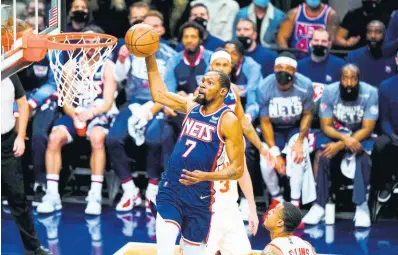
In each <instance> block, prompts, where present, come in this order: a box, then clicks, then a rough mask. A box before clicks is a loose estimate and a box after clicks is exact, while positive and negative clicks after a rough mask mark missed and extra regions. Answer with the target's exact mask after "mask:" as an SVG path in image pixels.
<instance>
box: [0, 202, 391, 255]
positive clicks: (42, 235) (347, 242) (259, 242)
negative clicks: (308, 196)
mask: <svg viewBox="0 0 398 255" xmlns="http://www.w3.org/2000/svg"><path fill="white" fill-rule="evenodd" d="M63 206H64V208H63V210H62V211H59V212H57V213H54V214H49V215H45V216H39V215H37V214H36V213H34V214H35V215H34V218H35V225H36V229H37V231H38V236H39V239H40V241H41V242H42V244H43V245H44V246H45V247H47V248H49V249H50V250H51V251H52V252H53V254H54V255H60V254H62V255H64V254H75V255H78V254H82V255H87V254H92V255H100V254H104V255H108V254H116V255H127V254H129V255H133V254H140V255H141V254H142V255H145V254H148V255H149V254H150V255H152V254H156V252H155V251H156V249H155V246H154V244H153V243H155V242H156V238H155V220H154V219H153V218H149V217H147V216H146V214H145V210H144V208H139V209H135V210H134V211H132V212H128V213H124V214H118V213H116V212H115V211H114V209H113V208H112V207H109V206H103V212H102V215H101V216H99V217H87V216H85V215H84V208H85V205H84V204H71V203H63ZM1 225H2V226H1V239H2V240H1V254H4V255H16V254H23V248H22V243H21V240H20V238H19V234H18V230H17V227H16V225H15V223H14V221H13V219H12V217H11V215H10V214H9V211H8V210H7V207H5V206H3V207H2V214H1ZM296 235H299V236H301V237H302V238H304V239H305V240H307V241H309V242H310V243H311V244H312V245H313V246H314V247H315V249H316V251H317V252H318V254H349V255H355V254H366V255H367V254H383V255H387V254H398V221H396V220H379V221H378V222H376V223H374V224H373V226H372V227H371V228H369V229H355V228H354V224H353V222H352V220H349V219H347V220H341V219H337V220H336V224H335V225H334V226H325V225H324V224H321V225H317V226H313V227H306V228H305V229H304V230H303V231H300V232H297V233H296ZM250 241H251V244H252V247H253V249H256V250H261V249H263V248H264V246H265V245H266V244H267V243H269V242H270V237H269V235H268V232H267V231H266V230H265V229H264V228H262V227H260V228H259V231H258V234H257V235H256V236H254V237H250ZM258 254H259V253H258Z"/></svg>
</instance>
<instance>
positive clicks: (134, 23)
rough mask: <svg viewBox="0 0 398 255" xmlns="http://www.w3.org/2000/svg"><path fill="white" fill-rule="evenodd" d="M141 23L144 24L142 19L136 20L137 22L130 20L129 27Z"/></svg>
mask: <svg viewBox="0 0 398 255" xmlns="http://www.w3.org/2000/svg"><path fill="white" fill-rule="evenodd" d="M142 22H144V21H143V20H142V19H137V20H134V21H133V20H130V25H131V26H134V25H137V24H140V23H142Z"/></svg>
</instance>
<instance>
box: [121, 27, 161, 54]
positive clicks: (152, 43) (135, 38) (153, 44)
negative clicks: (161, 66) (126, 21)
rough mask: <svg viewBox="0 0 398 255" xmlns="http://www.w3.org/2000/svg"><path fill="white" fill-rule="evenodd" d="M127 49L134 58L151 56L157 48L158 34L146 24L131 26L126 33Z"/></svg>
mask: <svg viewBox="0 0 398 255" xmlns="http://www.w3.org/2000/svg"><path fill="white" fill-rule="evenodd" d="M125 43H126V46H127V49H129V51H130V52H131V53H132V54H133V55H134V56H136V57H141V58H143V57H147V56H150V55H153V54H154V53H155V52H156V51H157V50H158V48H159V43H160V40H159V34H158V33H156V32H155V31H153V29H152V27H151V26H149V25H147V24H137V25H134V26H132V27H131V28H130V29H129V30H128V31H127V33H126V36H125Z"/></svg>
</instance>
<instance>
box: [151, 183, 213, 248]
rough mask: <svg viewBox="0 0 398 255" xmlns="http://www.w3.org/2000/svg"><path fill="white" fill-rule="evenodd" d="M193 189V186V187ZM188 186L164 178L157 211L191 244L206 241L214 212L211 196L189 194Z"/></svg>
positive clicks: (157, 198) (157, 201) (157, 197)
mask: <svg viewBox="0 0 398 255" xmlns="http://www.w3.org/2000/svg"><path fill="white" fill-rule="evenodd" d="M191 189H192V187H191ZM187 193H189V192H187V188H186V187H185V186H184V187H182V185H181V184H180V185H179V184H173V185H172V184H170V183H169V182H168V181H167V180H165V179H164V178H162V180H161V181H160V182H159V192H158V195H157V196H156V209H157V213H159V214H160V216H162V218H163V219H164V220H165V221H166V222H168V223H172V224H175V225H176V226H177V227H178V228H179V229H180V231H181V238H182V239H183V240H184V242H186V243H188V244H190V245H196V246H200V244H202V243H206V241H207V240H206V239H207V236H208V233H209V229H210V220H211V216H212V212H211V211H210V204H211V199H212V198H211V196H201V195H198V196H197V197H196V198H195V197H194V196H193V195H192V194H188V195H187Z"/></svg>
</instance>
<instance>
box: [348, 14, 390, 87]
mask: <svg viewBox="0 0 398 255" xmlns="http://www.w3.org/2000/svg"><path fill="white" fill-rule="evenodd" d="M384 34H385V26H384V24H383V23H382V22H380V21H378V20H374V21H371V22H370V23H369V24H368V26H367V32H366V40H367V43H368V45H367V46H365V47H362V48H359V49H357V50H354V51H351V52H350V53H348V56H347V62H348V63H354V64H355V65H357V66H358V68H359V70H361V77H360V79H361V81H364V82H366V83H369V84H370V85H372V86H375V87H379V85H380V83H381V82H382V81H384V80H385V79H387V78H389V77H391V76H393V75H394V71H395V70H396V65H395V60H394V57H384V56H383V53H382V49H381V47H382V44H383V41H384Z"/></svg>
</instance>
